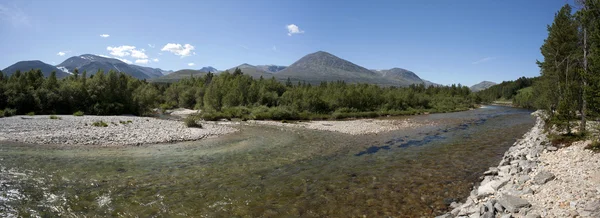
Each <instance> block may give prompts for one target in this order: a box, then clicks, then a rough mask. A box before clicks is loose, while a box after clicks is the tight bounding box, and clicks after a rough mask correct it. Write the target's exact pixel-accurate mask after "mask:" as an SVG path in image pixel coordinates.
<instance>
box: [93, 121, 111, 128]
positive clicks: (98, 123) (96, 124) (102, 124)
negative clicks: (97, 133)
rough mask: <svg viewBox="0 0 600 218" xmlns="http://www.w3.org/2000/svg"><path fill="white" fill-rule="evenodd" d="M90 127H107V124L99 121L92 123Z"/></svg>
mask: <svg viewBox="0 0 600 218" xmlns="http://www.w3.org/2000/svg"><path fill="white" fill-rule="evenodd" d="M92 126H95V127H108V124H107V123H105V122H104V121H102V120H99V121H96V122H94V123H92Z"/></svg>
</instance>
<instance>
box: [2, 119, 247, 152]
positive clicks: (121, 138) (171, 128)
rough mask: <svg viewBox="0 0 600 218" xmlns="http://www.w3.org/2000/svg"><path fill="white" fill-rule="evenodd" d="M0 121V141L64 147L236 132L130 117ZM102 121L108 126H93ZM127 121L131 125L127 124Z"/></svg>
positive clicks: (228, 128)
mask: <svg viewBox="0 0 600 218" xmlns="http://www.w3.org/2000/svg"><path fill="white" fill-rule="evenodd" d="M58 117H59V118H60V119H50V118H49V116H47V115H43V116H42V115H39V116H15V117H7V118H0V141H2V140H8V141H18V142H25V143H34V144H68V145H106V146H110V145H140V144H154V143H165V142H178V141H192V140H198V139H202V138H206V137H210V136H217V135H223V134H227V133H232V132H235V131H237V129H236V128H233V127H232V125H222V124H217V123H210V122H206V123H202V125H203V128H202V129H199V128H187V127H185V126H184V124H183V122H180V121H172V120H161V119H155V118H147V117H134V116H87V115H86V116H82V117H76V116H71V115H58ZM96 121H103V122H105V123H107V124H108V127H95V126H92V123H94V122H96ZM128 121H131V122H128Z"/></svg>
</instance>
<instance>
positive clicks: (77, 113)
mask: <svg viewBox="0 0 600 218" xmlns="http://www.w3.org/2000/svg"><path fill="white" fill-rule="evenodd" d="M83 114H84V113H83V111H77V112H75V113H73V116H76V117H81V116H83Z"/></svg>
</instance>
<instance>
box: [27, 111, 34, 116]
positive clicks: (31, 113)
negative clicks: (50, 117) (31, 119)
mask: <svg viewBox="0 0 600 218" xmlns="http://www.w3.org/2000/svg"><path fill="white" fill-rule="evenodd" d="M27 116H35V112H29V113H27Z"/></svg>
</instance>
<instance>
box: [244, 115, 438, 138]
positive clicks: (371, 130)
mask: <svg viewBox="0 0 600 218" xmlns="http://www.w3.org/2000/svg"><path fill="white" fill-rule="evenodd" d="M248 123H250V124H259V125H271V126H282V127H296V128H305V129H314V130H323V131H333V132H341V133H346V134H350V135H366V134H376V133H380V132H386V131H393V130H400V129H405V128H416V127H420V126H424V125H433V123H422V122H421V123H418V122H414V121H412V120H411V119H404V120H376V119H358V120H343V121H308V122H295V123H282V122H279V121H264V120H251V121H248Z"/></svg>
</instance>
